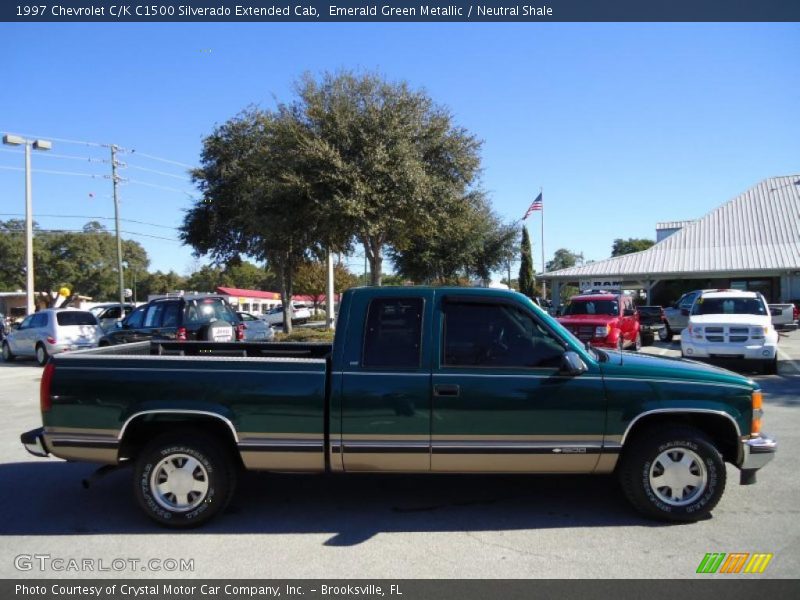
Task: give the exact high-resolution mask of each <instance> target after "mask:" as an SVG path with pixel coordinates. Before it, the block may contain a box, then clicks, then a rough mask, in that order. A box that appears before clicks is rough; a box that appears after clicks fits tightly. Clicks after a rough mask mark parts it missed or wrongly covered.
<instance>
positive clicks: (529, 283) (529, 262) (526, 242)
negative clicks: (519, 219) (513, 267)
mask: <svg viewBox="0 0 800 600" xmlns="http://www.w3.org/2000/svg"><path fill="white" fill-rule="evenodd" d="M520 253H521V255H522V260H521V262H520V265H519V291H520V292H522V293H523V294H525V295H526V296H527V297H528V298H533V297H534V296H535V295H536V290H535V289H534V279H533V257H532V256H531V238H530V237H529V236H528V228H527V227H525V226H524V225H523V226H522V244H521V248H520Z"/></svg>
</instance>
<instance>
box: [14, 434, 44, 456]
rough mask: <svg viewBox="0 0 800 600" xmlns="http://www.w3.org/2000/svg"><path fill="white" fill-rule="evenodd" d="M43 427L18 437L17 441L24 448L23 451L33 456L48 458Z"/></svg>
mask: <svg viewBox="0 0 800 600" xmlns="http://www.w3.org/2000/svg"><path fill="white" fill-rule="evenodd" d="M43 434H44V427H39V428H38V429H31V430H30V431H26V432H25V433H23V434H22V435H21V436H19V441H20V442H22V445H23V446H25V450H27V451H28V452H30V453H31V454H33V455H34V456H40V457H45V456H50V453H49V452H48V451H47V447H46V446H45V445H44V436H43Z"/></svg>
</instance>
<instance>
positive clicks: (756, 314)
mask: <svg viewBox="0 0 800 600" xmlns="http://www.w3.org/2000/svg"><path fill="white" fill-rule="evenodd" d="M681 356H684V357H687V358H700V359H725V360H730V359H744V360H747V361H758V362H759V363H760V364H761V368H762V371H763V372H764V373H777V372H778V332H777V331H775V327H774V326H773V325H772V319H771V316H770V311H769V307H768V306H767V301H766V300H765V299H764V296H762V295H761V294H760V293H758V292H744V291H739V290H717V291H704V292H702V293H701V294H700V296H699V297H698V298H697V300H695V303H694V305H693V306H692V310H691V314H690V316H689V323H688V325H687V327H686V328H685V329H684V330H683V332H682V333H681Z"/></svg>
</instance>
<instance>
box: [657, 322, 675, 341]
mask: <svg viewBox="0 0 800 600" xmlns="http://www.w3.org/2000/svg"><path fill="white" fill-rule="evenodd" d="M658 339H659V340H661V341H662V342H671V341H672V330H671V329H670V328H669V325H668V324H666V323H665V324H664V327H662V328H661V329H659V330H658Z"/></svg>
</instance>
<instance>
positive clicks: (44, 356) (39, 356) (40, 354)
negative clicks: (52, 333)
mask: <svg viewBox="0 0 800 600" xmlns="http://www.w3.org/2000/svg"><path fill="white" fill-rule="evenodd" d="M49 358H50V355H49V354H48V353H47V348H45V347H44V344H36V362H37V363H39V366H42V367H43V366H45V365H46V364H47V360H48V359H49Z"/></svg>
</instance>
